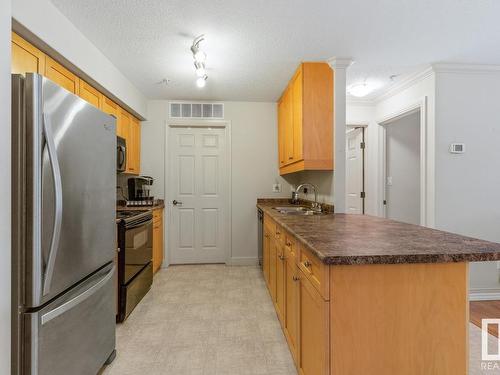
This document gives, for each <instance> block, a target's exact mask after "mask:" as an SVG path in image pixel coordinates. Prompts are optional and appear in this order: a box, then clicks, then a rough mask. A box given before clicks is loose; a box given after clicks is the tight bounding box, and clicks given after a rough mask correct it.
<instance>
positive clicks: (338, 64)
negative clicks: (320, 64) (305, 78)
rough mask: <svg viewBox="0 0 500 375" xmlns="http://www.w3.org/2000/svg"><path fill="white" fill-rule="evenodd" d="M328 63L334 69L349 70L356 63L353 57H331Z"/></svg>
mask: <svg viewBox="0 0 500 375" xmlns="http://www.w3.org/2000/svg"><path fill="white" fill-rule="evenodd" d="M326 62H327V63H328V65H330V66H331V67H332V68H333V69H347V68H348V67H350V66H351V65H352V64H353V63H354V60H353V59H352V58H351V57H331V58H329V59H328V60H326Z"/></svg>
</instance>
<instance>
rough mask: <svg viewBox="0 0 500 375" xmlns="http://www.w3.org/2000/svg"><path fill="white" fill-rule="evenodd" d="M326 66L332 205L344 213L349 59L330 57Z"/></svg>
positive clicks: (337, 210) (338, 211) (350, 61)
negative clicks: (330, 89) (330, 72)
mask: <svg viewBox="0 0 500 375" xmlns="http://www.w3.org/2000/svg"><path fill="white" fill-rule="evenodd" d="M327 62H328V64H329V65H330V66H331V67H332V69H333V72H334V79H333V86H334V87H333V159H334V165H333V168H334V173H333V192H332V195H333V204H334V206H335V212H337V213H345V212H346V200H347V199H346V198H347V197H346V191H347V189H346V182H347V181H346V150H345V148H346V130H347V128H346V90H347V87H346V73H347V68H348V67H349V66H350V65H351V64H352V62H353V60H352V59H351V58H340V57H332V58H331V59H329V60H328V61H327Z"/></svg>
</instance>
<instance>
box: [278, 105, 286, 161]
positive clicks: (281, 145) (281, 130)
mask: <svg viewBox="0 0 500 375" xmlns="http://www.w3.org/2000/svg"><path fill="white" fill-rule="evenodd" d="M285 121H286V116H285V101H284V100H280V101H279V102H278V162H279V166H280V167H282V166H283V165H285V162H286V155H285V126H286V124H285Z"/></svg>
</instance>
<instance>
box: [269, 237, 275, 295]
mask: <svg viewBox="0 0 500 375" xmlns="http://www.w3.org/2000/svg"><path fill="white" fill-rule="evenodd" d="M269 243H270V246H269V293H271V298H272V300H273V303H274V302H276V239H274V236H271V239H270V241H269Z"/></svg>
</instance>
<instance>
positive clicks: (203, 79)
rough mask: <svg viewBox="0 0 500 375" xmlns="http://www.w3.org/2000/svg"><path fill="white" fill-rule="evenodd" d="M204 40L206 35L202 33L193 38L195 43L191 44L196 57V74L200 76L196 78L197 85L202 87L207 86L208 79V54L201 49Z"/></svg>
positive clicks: (194, 57)
mask: <svg viewBox="0 0 500 375" xmlns="http://www.w3.org/2000/svg"><path fill="white" fill-rule="evenodd" d="M204 40H205V35H203V34H202V35H200V36H198V37H196V38H195V39H194V40H193V44H192V46H191V52H192V53H193V59H194V68H195V72H196V76H197V77H198V79H197V80H196V86H198V87H200V88H202V87H205V85H206V83H207V79H208V76H207V72H206V69H205V61H206V59H207V54H206V53H205V52H203V51H202V50H201V49H200V43H201V42H202V41H204Z"/></svg>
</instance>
